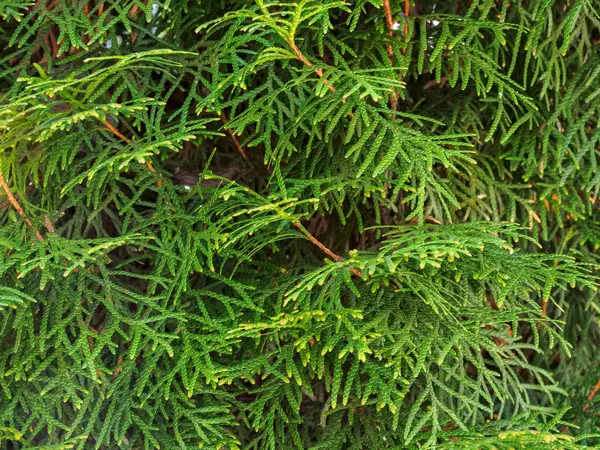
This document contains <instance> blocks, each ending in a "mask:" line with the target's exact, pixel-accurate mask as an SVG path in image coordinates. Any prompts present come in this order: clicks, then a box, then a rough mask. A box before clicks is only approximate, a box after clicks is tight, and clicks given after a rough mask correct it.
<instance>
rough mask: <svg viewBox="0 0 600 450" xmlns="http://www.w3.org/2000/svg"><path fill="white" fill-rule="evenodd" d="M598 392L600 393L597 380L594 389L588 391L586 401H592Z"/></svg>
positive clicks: (599, 382) (599, 383) (599, 384)
mask: <svg viewBox="0 0 600 450" xmlns="http://www.w3.org/2000/svg"><path fill="white" fill-rule="evenodd" d="M598 391H600V380H598V382H597V383H596V385H595V386H594V389H592V390H591V391H590V395H588V397H587V401H588V402H591V401H592V400H593V399H594V397H595V396H596V394H597V393H598Z"/></svg>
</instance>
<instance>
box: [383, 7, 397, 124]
mask: <svg viewBox="0 0 600 450" xmlns="http://www.w3.org/2000/svg"><path fill="white" fill-rule="evenodd" d="M383 11H384V13H385V23H386V24H387V28H388V35H389V36H390V37H392V36H393V35H394V21H393V19H392V7H391V6H390V0H383ZM387 54H388V58H389V60H390V65H391V66H393V65H394V61H393V59H392V58H393V56H394V50H393V49H392V44H387ZM398 96H399V94H398V89H396V88H394V93H393V94H392V95H391V96H390V109H392V110H394V111H396V110H397V109H398ZM395 117H396V115H395V114H393V115H392V119H394V118H395Z"/></svg>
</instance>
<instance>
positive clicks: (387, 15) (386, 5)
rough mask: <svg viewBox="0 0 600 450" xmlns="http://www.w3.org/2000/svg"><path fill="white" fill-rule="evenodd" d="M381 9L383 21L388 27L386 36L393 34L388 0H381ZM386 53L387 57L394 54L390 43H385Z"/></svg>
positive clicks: (390, 8) (392, 22)
mask: <svg viewBox="0 0 600 450" xmlns="http://www.w3.org/2000/svg"><path fill="white" fill-rule="evenodd" d="M383 11H384V13H385V23H386V25H387V29H388V36H390V37H392V36H393V35H394V21H393V20H392V7H391V6H390V0H383ZM387 54H388V56H389V57H392V56H394V51H393V50H392V46H391V44H388V45H387Z"/></svg>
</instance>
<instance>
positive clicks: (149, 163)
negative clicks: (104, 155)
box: [101, 120, 162, 187]
mask: <svg viewBox="0 0 600 450" xmlns="http://www.w3.org/2000/svg"><path fill="white" fill-rule="evenodd" d="M101 122H102V125H104V126H105V127H106V129H107V130H108V131H110V132H111V133H112V134H114V135H115V136H117V137H118V138H119V139H122V140H123V141H125V143H127V144H131V139H129V138H127V137H125V136H123V134H121V132H120V131H119V130H117V129H116V128H115V127H113V126H112V125H111V124H110V123H109V122H108V121H106V120H102V121H101ZM146 167H147V168H148V170H149V171H150V172H152V173H153V174H155V175H158V174H157V173H156V170H155V169H154V166H152V163H151V162H150V161H146ZM158 176H159V178H158V181H157V182H156V185H157V186H158V187H161V186H162V180H161V179H160V175H158Z"/></svg>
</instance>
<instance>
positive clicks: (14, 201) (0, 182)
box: [0, 173, 44, 242]
mask: <svg viewBox="0 0 600 450" xmlns="http://www.w3.org/2000/svg"><path fill="white" fill-rule="evenodd" d="M0 186H2V189H3V190H4V193H5V194H6V198H7V199H8V201H9V202H10V204H11V205H12V206H13V208H15V209H16V210H17V212H18V213H19V215H20V216H21V217H23V218H24V219H25V223H26V224H27V225H28V226H29V227H30V228H31V229H32V230H33V231H34V232H35V236H36V237H37V240H38V241H40V242H44V238H43V237H42V235H41V234H40V232H39V231H38V229H37V228H36V227H35V226H33V224H32V223H31V220H29V219H28V218H27V217H26V216H25V211H23V208H21V205H19V202H18V201H17V199H16V198H15V196H14V195H13V194H12V192H11V191H10V189H9V188H8V184H6V180H5V179H4V175H2V174H1V173H0Z"/></svg>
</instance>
